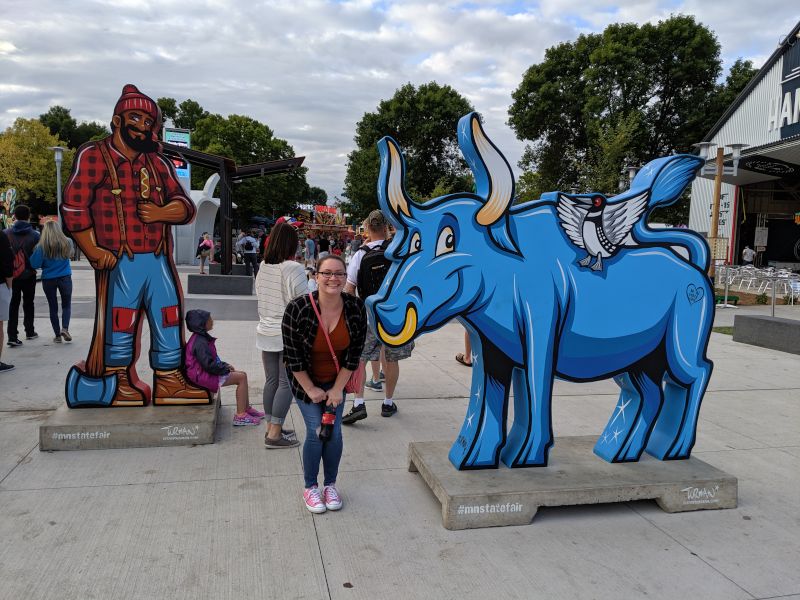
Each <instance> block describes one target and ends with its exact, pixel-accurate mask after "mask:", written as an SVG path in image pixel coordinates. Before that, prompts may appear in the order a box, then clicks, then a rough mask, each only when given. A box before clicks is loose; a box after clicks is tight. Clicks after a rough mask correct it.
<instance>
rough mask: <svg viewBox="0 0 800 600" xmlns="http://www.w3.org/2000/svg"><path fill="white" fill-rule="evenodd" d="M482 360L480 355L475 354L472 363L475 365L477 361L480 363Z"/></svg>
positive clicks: (471, 359) (472, 356) (471, 358)
mask: <svg viewBox="0 0 800 600" xmlns="http://www.w3.org/2000/svg"><path fill="white" fill-rule="evenodd" d="M480 359H481V356H480V354H475V353H474V352H473V353H472V354H471V356H470V361H472V364H473V365H474V364H475V362H476V361H479V360H480Z"/></svg>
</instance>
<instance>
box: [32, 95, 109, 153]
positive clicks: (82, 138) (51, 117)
mask: <svg viewBox="0 0 800 600" xmlns="http://www.w3.org/2000/svg"><path fill="white" fill-rule="evenodd" d="M39 121H40V122H41V123H42V124H43V125H44V126H45V127H47V128H48V129H49V130H50V133H51V134H52V135H54V136H56V137H57V138H59V139H60V140H62V142H63V143H64V145H65V146H68V147H69V148H78V147H79V146H80V145H81V144H85V143H86V142H88V141H90V140H97V139H100V138H103V137H105V136H107V135H109V134H110V133H111V132H110V131H109V130H108V127H106V126H105V125H101V124H100V123H95V122H90V121H83V122H81V123H80V124H78V122H77V121H76V120H75V119H74V118H73V117H72V115H71V114H70V109H68V108H65V107H63V106H58V105H56V106H51V107H50V109H49V110H48V111H47V112H46V113H44V114H43V115H39Z"/></svg>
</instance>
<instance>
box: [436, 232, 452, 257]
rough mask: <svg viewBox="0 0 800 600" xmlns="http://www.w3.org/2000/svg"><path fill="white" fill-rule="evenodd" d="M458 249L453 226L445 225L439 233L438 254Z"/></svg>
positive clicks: (437, 241)
mask: <svg viewBox="0 0 800 600" xmlns="http://www.w3.org/2000/svg"><path fill="white" fill-rule="evenodd" d="M455 249H456V236H455V234H454V233H453V228H452V227H445V228H444V229H442V231H441V232H440V233H439V239H438V240H436V256H441V255H442V254H447V253H448V252H452V251H453V250H455Z"/></svg>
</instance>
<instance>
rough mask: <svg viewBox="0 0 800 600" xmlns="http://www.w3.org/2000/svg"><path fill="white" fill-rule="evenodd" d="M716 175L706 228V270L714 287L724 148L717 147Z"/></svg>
mask: <svg viewBox="0 0 800 600" xmlns="http://www.w3.org/2000/svg"><path fill="white" fill-rule="evenodd" d="M716 164H717V174H716V176H715V177H714V202H713V205H712V207H711V226H710V227H709V228H708V242H709V245H710V246H711V263H710V266H709V268H708V276H709V277H710V278H711V285H712V286H713V285H714V276H715V274H716V262H715V261H716V255H715V251H716V245H717V237H718V235H719V201H720V196H721V195H722V171H723V169H724V168H725V147H724V146H718V147H717V163H716Z"/></svg>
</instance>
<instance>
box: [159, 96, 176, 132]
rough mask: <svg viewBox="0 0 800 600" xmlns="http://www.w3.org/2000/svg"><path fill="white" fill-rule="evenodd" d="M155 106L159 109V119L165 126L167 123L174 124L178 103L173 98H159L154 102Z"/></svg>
mask: <svg viewBox="0 0 800 600" xmlns="http://www.w3.org/2000/svg"><path fill="white" fill-rule="evenodd" d="M156 104H158V107H159V108H160V109H161V117H162V118H163V119H164V125H166V124H167V121H169V122H171V123H172V122H174V121H175V117H177V116H178V103H177V102H176V100H175V98H167V97H163V98H159V99H158V100H156Z"/></svg>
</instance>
